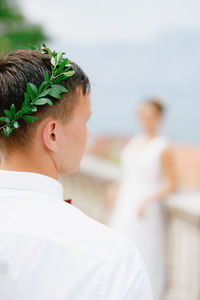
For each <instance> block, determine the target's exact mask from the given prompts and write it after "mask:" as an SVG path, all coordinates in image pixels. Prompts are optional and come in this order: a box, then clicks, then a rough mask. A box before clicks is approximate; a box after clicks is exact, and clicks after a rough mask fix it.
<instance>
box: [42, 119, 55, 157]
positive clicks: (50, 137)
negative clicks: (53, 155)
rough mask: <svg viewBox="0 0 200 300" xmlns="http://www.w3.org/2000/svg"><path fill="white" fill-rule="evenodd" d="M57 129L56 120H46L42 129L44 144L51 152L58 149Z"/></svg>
mask: <svg viewBox="0 0 200 300" xmlns="http://www.w3.org/2000/svg"><path fill="white" fill-rule="evenodd" d="M57 130H58V123H57V121H56V120H50V121H48V122H46V123H45V124H44V127H43V130H42V137H43V141H44V145H45V147H46V148H48V149H49V150H51V151H53V152H57V151H58V143H57Z"/></svg>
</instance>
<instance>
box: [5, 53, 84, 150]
mask: <svg viewBox="0 0 200 300" xmlns="http://www.w3.org/2000/svg"><path fill="white" fill-rule="evenodd" d="M50 59H51V57H50V56H49V55H48V54H42V53H41V52H40V51H38V50H28V49H27V50H17V51H14V52H12V53H10V54H8V55H6V56H4V57H2V58H0V117H1V116H4V110H5V109H10V106H11V104H12V103H14V104H15V107H16V110H17V111H18V110H20V108H21V105H22V103H23V101H24V93H25V92H26V86H27V83H28V82H30V83H33V84H35V85H36V86H37V87H38V86H39V85H40V84H41V83H42V82H43V81H44V73H47V74H48V75H49V77H50V76H51V62H50ZM71 64H72V69H73V70H74V71H75V74H74V75H73V76H71V77H69V78H68V79H66V80H63V81H62V82H61V83H60V84H62V85H63V86H64V87H65V88H66V89H67V90H68V93H64V94H62V99H59V100H58V99H55V98H51V97H50V99H51V100H52V101H53V102H54V104H53V106H52V107H51V106H49V105H48V104H46V105H43V106H37V108H38V111H37V112H36V113H34V114H33V115H34V116H37V117H38V120H36V121H35V122H34V123H32V124H30V123H28V122H26V121H24V120H23V119H19V124H20V125H21V126H20V127H19V128H18V129H15V130H13V132H12V133H11V135H10V137H7V136H5V135H4V133H3V130H0V147H1V145H2V144H3V145H5V146H6V145H7V146H11V145H12V144H14V145H16V144H17V145H20V146H25V145H26V144H27V143H28V142H29V140H30V136H31V131H32V130H33V129H34V128H35V127H36V125H37V124H38V123H39V122H41V121H42V120H43V119H44V118H46V117H47V116H53V117H55V118H57V119H60V120H62V121H63V122H64V121H66V120H67V119H69V117H70V114H71V112H72V110H73V108H74V107H75V104H76V103H75V102H76V100H75V98H77V97H74V96H75V93H76V88H77V87H78V86H80V87H81V88H82V90H83V94H86V93H89V92H90V82H89V79H88V77H87V75H86V74H85V73H84V72H83V70H82V69H81V68H80V67H79V66H78V65H77V64H76V63H74V62H71ZM1 124H2V123H1ZM2 125H4V124H2Z"/></svg>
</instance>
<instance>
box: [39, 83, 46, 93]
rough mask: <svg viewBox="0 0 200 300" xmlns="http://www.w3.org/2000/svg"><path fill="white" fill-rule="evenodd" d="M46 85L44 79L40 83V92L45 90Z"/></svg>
mask: <svg viewBox="0 0 200 300" xmlns="http://www.w3.org/2000/svg"><path fill="white" fill-rule="evenodd" d="M44 86H45V81H43V82H42V83H41V84H40V86H39V89H38V94H40V93H41V91H42V90H43V88H44Z"/></svg>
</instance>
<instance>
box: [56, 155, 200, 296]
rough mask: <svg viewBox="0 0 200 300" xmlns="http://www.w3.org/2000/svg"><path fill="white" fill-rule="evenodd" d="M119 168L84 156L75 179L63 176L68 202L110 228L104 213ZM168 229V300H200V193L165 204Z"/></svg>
mask: <svg viewBox="0 0 200 300" xmlns="http://www.w3.org/2000/svg"><path fill="white" fill-rule="evenodd" d="M119 177H120V168H119V166H117V165H114V164H112V163H109V162H106V161H105V160H103V159H100V158H95V157H92V156H85V158H84V159H83V161H82V164H81V172H80V174H79V175H78V176H75V177H72V178H70V177H66V176H60V181H61V183H62V184H63V186H64V194H65V198H72V203H73V205H75V206H76V207H78V208H79V209H81V210H82V211H84V212H85V213H86V214H87V215H89V216H90V217H92V218H94V219H96V220H97V221H99V222H101V223H104V224H105V225H106V224H107V221H108V218H109V214H107V213H106V211H105V209H104V199H105V193H106V190H107V188H108V186H109V185H110V184H111V183H112V182H113V181H115V180H117V179H119ZM165 203H166V205H165V207H166V213H167V217H168V226H167V236H166V238H167V248H168V251H167V252H168V255H167V288H166V300H200V282H199V281H200V192H198V191H196V192H194V191H184V192H183V191H180V192H177V193H176V194H174V195H172V196H170V197H169V199H168V200H167V201H166V202H165Z"/></svg>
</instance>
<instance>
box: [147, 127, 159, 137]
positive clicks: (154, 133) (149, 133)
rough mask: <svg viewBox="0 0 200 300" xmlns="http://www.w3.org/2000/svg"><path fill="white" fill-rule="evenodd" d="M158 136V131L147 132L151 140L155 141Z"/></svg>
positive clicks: (150, 130)
mask: <svg viewBox="0 0 200 300" xmlns="http://www.w3.org/2000/svg"><path fill="white" fill-rule="evenodd" d="M157 135H158V132H157V130H156V129H149V130H147V136H148V137H149V138H150V139H153V138H154V137H156V136H157Z"/></svg>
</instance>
